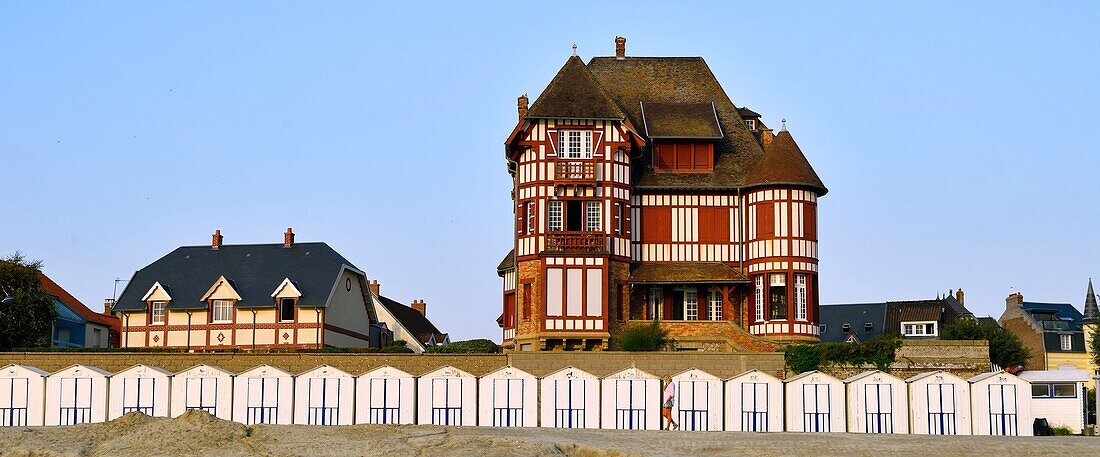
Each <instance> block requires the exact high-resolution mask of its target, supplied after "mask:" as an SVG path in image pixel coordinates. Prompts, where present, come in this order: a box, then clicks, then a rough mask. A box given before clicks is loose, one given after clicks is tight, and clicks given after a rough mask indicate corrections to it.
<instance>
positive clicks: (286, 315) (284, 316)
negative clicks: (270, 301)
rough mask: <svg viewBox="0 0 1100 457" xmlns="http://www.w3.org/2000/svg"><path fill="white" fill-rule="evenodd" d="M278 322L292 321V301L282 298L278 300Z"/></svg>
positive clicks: (291, 299)
mask: <svg viewBox="0 0 1100 457" xmlns="http://www.w3.org/2000/svg"><path fill="white" fill-rule="evenodd" d="M279 320H281V321H292V320H294V299H293V298H283V299H280V300H279Z"/></svg>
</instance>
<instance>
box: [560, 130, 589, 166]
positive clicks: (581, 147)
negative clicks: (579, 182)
mask: <svg viewBox="0 0 1100 457" xmlns="http://www.w3.org/2000/svg"><path fill="white" fill-rule="evenodd" d="M558 156H559V157H564V158H567V159H591V158H592V131H591V130H560V131H558Z"/></svg>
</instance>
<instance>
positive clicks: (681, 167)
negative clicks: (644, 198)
mask: <svg viewBox="0 0 1100 457" xmlns="http://www.w3.org/2000/svg"><path fill="white" fill-rule="evenodd" d="M653 169H654V170H655V171H658V172H664V173H709V172H711V171H712V170H714V143H712V142H709V141H684V140H679V141H659V142H657V143H655V144H654V145H653Z"/></svg>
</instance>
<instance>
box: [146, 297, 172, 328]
mask: <svg viewBox="0 0 1100 457" xmlns="http://www.w3.org/2000/svg"><path fill="white" fill-rule="evenodd" d="M150 306H151V307H152V318H151V319H150V320H149V322H151V323H153V324H163V323H164V309H165V308H167V307H168V302H166V301H155V302H153V304H152V305H150Z"/></svg>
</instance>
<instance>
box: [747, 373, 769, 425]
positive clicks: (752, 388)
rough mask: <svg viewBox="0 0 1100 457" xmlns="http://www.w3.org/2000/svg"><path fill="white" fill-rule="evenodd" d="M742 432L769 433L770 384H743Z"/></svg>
mask: <svg viewBox="0 0 1100 457" xmlns="http://www.w3.org/2000/svg"><path fill="white" fill-rule="evenodd" d="M741 431H744V432H766V431H768V384H767V383H763V382H747V383H744V384H741Z"/></svg>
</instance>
